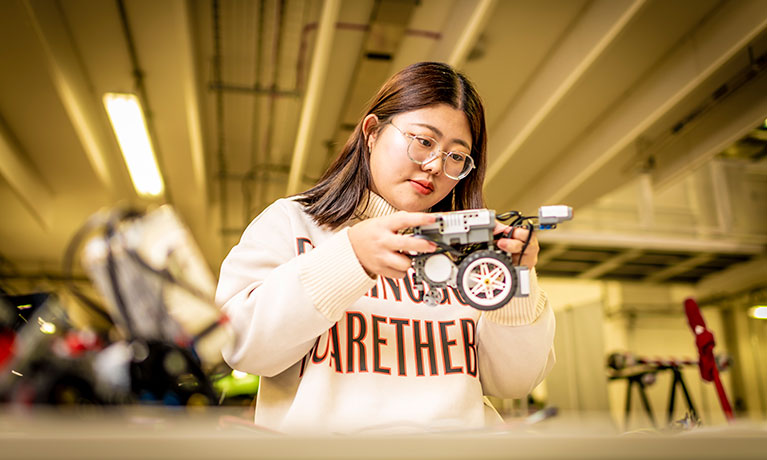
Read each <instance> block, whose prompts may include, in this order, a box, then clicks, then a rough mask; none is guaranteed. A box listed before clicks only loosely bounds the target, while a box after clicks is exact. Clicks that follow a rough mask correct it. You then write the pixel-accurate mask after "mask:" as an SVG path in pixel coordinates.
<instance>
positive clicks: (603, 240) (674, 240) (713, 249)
mask: <svg viewBox="0 0 767 460" xmlns="http://www.w3.org/2000/svg"><path fill="white" fill-rule="evenodd" d="M538 240H539V241H540V242H541V243H543V244H567V245H571V246H589V247H594V248H627V249H641V250H646V251H653V250H657V251H678V252H707V253H722V254H749V255H756V254H761V253H762V252H763V251H764V248H765V242H764V241H757V242H741V241H737V240H721V239H713V238H712V239H704V238H695V237H692V236H691V237H685V236H683V235H681V236H680V235H677V236H657V235H649V234H647V233H635V234H617V233H603V232H584V233H581V232H571V231H564V230H558V231H556V232H547V233H545V234H544V233H543V232H541V234H539V235H538Z"/></svg>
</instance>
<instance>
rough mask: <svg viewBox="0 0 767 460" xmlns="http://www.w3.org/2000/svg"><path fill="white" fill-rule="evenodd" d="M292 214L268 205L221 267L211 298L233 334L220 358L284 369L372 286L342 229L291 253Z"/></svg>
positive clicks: (251, 368)
mask: <svg viewBox="0 0 767 460" xmlns="http://www.w3.org/2000/svg"><path fill="white" fill-rule="evenodd" d="M291 211H294V210H292V209H290V208H288V206H286V205H285V204H284V203H280V202H277V203H275V204H273V205H272V206H270V207H269V208H267V209H266V210H265V211H264V212H263V213H262V214H261V215H260V216H259V217H257V218H256V219H255V220H254V221H253V222H251V224H250V225H249V226H248V228H247V229H246V230H245V232H244V233H243V235H242V238H241V239H240V242H239V243H238V244H237V245H236V246H234V248H232V250H231V251H230V252H229V254H228V255H227V256H226V258H225V259H224V262H223V263H222V265H221V273H220V276H219V282H218V287H217V289H216V303H217V304H218V305H220V306H221V308H222V310H223V311H224V313H226V314H227V315H228V317H229V322H230V324H231V326H232V329H233V331H234V336H235V340H234V343H233V344H232V346H231V347H229V348H227V349H225V350H223V355H224V359H225V360H226V362H227V363H228V364H229V365H230V366H232V367H233V368H235V369H239V370H243V371H246V372H250V373H253V374H258V375H262V376H273V375H277V374H279V373H280V372H282V371H283V370H285V369H287V368H289V367H290V366H291V365H293V364H295V363H296V362H297V361H299V360H300V359H301V358H303V356H304V355H305V354H306V353H307V352H308V351H309V349H310V348H311V346H312V344H313V343H314V341H315V340H316V338H317V337H318V336H320V335H321V334H322V333H324V332H325V331H327V330H328V329H329V328H330V327H332V326H333V324H335V323H336V322H337V321H338V320H339V319H340V317H341V315H342V314H343V312H344V310H345V309H346V308H348V307H349V306H350V305H351V304H352V303H353V302H354V301H355V300H357V299H358V298H359V297H361V296H362V295H364V293H365V292H367V291H368V290H369V289H370V288H371V287H372V286H373V285H374V284H375V280H373V279H371V278H370V277H369V276H367V274H366V273H365V271H364V269H363V268H362V266H361V265H360V263H359V261H358V260H357V257H356V255H355V254H354V251H353V249H352V247H351V243H350V242H349V237H348V234H347V231H346V230H341V231H339V232H337V233H335V234H334V235H332V236H331V237H330V238H328V239H327V240H326V241H324V242H323V243H321V244H319V245H318V246H317V247H316V248H314V249H312V250H310V251H308V252H306V253H304V254H301V255H296V237H297V236H298V235H296V234H295V232H294V229H293V228H292V225H291V224H292V220H294V219H291V215H290V213H291Z"/></svg>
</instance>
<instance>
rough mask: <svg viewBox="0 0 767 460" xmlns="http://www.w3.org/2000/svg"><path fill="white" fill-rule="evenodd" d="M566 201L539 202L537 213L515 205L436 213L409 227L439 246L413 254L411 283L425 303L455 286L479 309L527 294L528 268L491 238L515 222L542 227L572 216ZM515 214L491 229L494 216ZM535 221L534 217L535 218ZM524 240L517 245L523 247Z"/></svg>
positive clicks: (437, 300) (439, 298)
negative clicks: (429, 220) (499, 227)
mask: <svg viewBox="0 0 767 460" xmlns="http://www.w3.org/2000/svg"><path fill="white" fill-rule="evenodd" d="M572 216H573V211H572V208H570V207H569V206H543V207H541V208H540V209H539V210H538V216H523V215H521V214H520V213H519V212H517V211H510V212H506V213H503V214H499V215H496V214H495V211H494V210H492V209H468V210H463V211H453V212H447V213H440V214H438V215H437V219H436V221H435V222H434V223H432V224H428V225H421V226H418V227H414V228H413V235H414V236H415V237H416V238H425V239H428V240H430V241H433V242H434V243H435V244H436V245H437V246H438V249H437V250H436V251H434V252H431V253H422V254H416V255H414V256H412V265H413V268H414V270H415V273H414V276H413V281H414V283H413V285H414V287H415V289H416V290H417V291H419V292H421V293H423V291H424V290H425V288H424V282H425V284H426V285H428V291H427V292H426V293H425V294H424V302H425V303H426V304H427V305H431V306H434V305H437V304H438V303H440V302H441V301H442V299H443V293H442V290H443V289H444V288H445V287H448V286H449V287H453V288H457V289H458V291H459V292H460V294H461V296H462V297H463V299H464V300H465V301H466V302H467V303H468V304H469V305H471V306H472V307H474V308H477V309H479V310H495V309H498V308H500V307H502V306H503V305H505V304H506V303H508V302H509V300H511V298H512V297H514V296H518V297H524V296H528V295H530V271H529V269H528V268H527V267H525V266H520V265H514V264H513V263H512V260H511V258H510V257H509V255H508V254H507V253H506V252H504V251H502V250H500V249H498V248H497V247H496V245H495V241H496V239H498V238H500V237H501V236H503V237H505V238H508V237H509V234H510V231H513V229H514V228H517V227H523V228H527V229H528V230H529V231H530V235H532V232H533V230H534V229H539V230H547V229H553V228H556V226H557V224H558V223H560V222H564V221H566V220H570V219H572ZM511 218H514V220H513V221H512V223H511V228H510V230H508V231H507V232H506V233H505V234H499V235H493V231H494V230H495V225H496V219H497V220H504V221H505V220H509V219H511ZM534 222H535V223H534ZM529 241H530V240H529V238H528V240H527V242H525V244H524V247H523V249H522V254H524V250H525V249H527V243H529Z"/></svg>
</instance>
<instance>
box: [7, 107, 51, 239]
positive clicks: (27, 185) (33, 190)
mask: <svg viewBox="0 0 767 460" xmlns="http://www.w3.org/2000/svg"><path fill="white" fill-rule="evenodd" d="M26 158H27V156H26V155H24V154H23V153H22V151H21V149H20V148H18V145H17V143H16V142H15V140H14V138H13V136H12V134H11V132H10V130H9V129H8V128H7V127H6V125H5V123H4V122H3V120H2V118H0V178H3V179H5V181H6V182H7V183H8V185H9V186H10V187H11V190H13V192H14V193H15V194H16V196H18V197H19V199H20V200H21V202H22V204H23V205H24V207H26V208H27V210H28V211H29V212H30V214H31V215H32V216H33V217H34V218H35V220H36V221H37V222H38V223H39V224H40V226H41V228H43V229H45V230H49V229H51V228H52V227H53V218H52V213H53V207H54V203H53V193H52V192H51V190H50V187H49V186H48V184H47V183H46V182H45V181H44V180H43V178H42V177H41V176H40V174H39V173H38V172H37V171H35V170H34V168H33V167H32V166H30V165H29V164H28V163H27V160H26Z"/></svg>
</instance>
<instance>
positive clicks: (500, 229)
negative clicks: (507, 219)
mask: <svg viewBox="0 0 767 460" xmlns="http://www.w3.org/2000/svg"><path fill="white" fill-rule="evenodd" d="M507 228H509V226H508V225H506V224H502V223H500V222H498V221H495V228H494V229H493V235H497V234H499V233H503V232H505V231H506V229H507Z"/></svg>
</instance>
